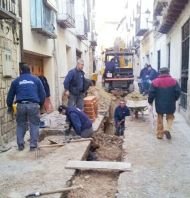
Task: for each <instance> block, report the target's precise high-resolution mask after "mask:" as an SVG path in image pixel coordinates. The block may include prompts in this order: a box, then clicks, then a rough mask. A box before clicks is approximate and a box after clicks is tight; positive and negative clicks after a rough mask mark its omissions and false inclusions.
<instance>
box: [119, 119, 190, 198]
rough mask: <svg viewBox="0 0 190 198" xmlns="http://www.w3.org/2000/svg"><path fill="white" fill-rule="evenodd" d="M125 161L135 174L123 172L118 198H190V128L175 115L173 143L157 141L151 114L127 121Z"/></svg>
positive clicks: (164, 140)
mask: <svg viewBox="0 0 190 198" xmlns="http://www.w3.org/2000/svg"><path fill="white" fill-rule="evenodd" d="M126 123H127V129H126V131H125V143H124V145H123V148H124V149H125V151H126V153H127V154H126V156H125V159H124V161H128V162H131V163H132V171H131V172H126V173H122V174H121V175H120V177H119V181H118V191H119V193H118V196H117V197H118V198H189V197H190V128H189V126H188V125H187V124H186V123H185V120H184V118H182V117H181V116H180V115H176V119H175V122H174V125H173V131H172V132H171V134H172V140H167V139H166V138H164V139H163V140H158V139H157V138H156V136H155V134H154V133H153V132H152V131H151V125H150V123H149V117H148V115H147V116H145V121H143V120H142V119H140V118H139V119H138V120H133V121H131V120H130V118H129V119H128V120H127V122H126Z"/></svg>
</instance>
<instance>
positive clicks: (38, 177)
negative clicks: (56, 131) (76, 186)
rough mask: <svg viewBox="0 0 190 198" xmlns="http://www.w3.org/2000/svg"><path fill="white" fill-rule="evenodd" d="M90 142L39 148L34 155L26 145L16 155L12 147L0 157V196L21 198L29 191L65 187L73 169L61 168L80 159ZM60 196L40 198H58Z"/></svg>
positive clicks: (73, 172)
mask: <svg viewBox="0 0 190 198" xmlns="http://www.w3.org/2000/svg"><path fill="white" fill-rule="evenodd" d="M89 146H90V141H85V142H79V143H69V144H66V145H65V146H64V147H59V148H42V149H40V153H38V156H37V155H36V152H30V151H29V149H28V147H29V145H27V148H25V150H24V151H21V152H19V151H18V150H17V148H16V145H15V146H13V148H12V149H11V150H10V151H8V152H6V153H1V155H0V184H1V185H0V197H9V198H23V197H25V196H26V195H27V194H30V193H33V192H46V191H52V190H56V189H62V188H64V187H67V185H66V184H67V183H68V181H69V180H71V179H72V177H73V176H74V174H75V170H69V169H65V168H64V167H65V165H66V163H67V161H69V160H82V159H84V157H85V156H84V155H86V153H87V150H88V149H89ZM60 196H61V195H60V194H53V195H47V196H43V197H44V198H60Z"/></svg>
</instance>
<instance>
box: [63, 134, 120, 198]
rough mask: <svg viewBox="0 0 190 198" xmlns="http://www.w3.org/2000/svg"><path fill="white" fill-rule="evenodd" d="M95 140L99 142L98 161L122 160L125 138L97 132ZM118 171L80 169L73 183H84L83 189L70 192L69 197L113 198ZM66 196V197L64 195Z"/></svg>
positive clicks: (115, 191)
mask: <svg viewBox="0 0 190 198" xmlns="http://www.w3.org/2000/svg"><path fill="white" fill-rule="evenodd" d="M94 139H95V142H96V143H97V144H99V148H98V149H97V150H96V157H97V160H98V161H121V158H122V143H123V139H122V138H120V137H117V136H114V135H108V134H104V133H102V132H100V131H99V132H97V133H96V134H95V135H94ZM118 177H119V173H118V172H113V171H111V172H109V171H108V172H104V171H103V172H102V171H90V170H88V171H79V172H78V173H77V175H76V176H75V178H74V179H73V181H72V185H82V186H83V187H84V188H83V189H77V190H74V191H71V192H69V194H67V196H66V197H67V198H89V197H90V198H102V197H106V198H113V197H116V193H117V189H116V187H117V181H118ZM62 198H64V197H62Z"/></svg>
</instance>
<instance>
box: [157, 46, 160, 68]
mask: <svg viewBox="0 0 190 198" xmlns="http://www.w3.org/2000/svg"><path fill="white" fill-rule="evenodd" d="M157 61H158V62H157V68H158V71H159V70H160V62H161V51H160V50H158V51H157Z"/></svg>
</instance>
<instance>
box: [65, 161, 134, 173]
mask: <svg viewBox="0 0 190 198" xmlns="http://www.w3.org/2000/svg"><path fill="white" fill-rule="evenodd" d="M65 168H68V169H79V170H107V171H129V170H131V164H130V163H127V162H108V161H76V160H74V161H72V160H71V161H68V162H67V164H66V166H65Z"/></svg>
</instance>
